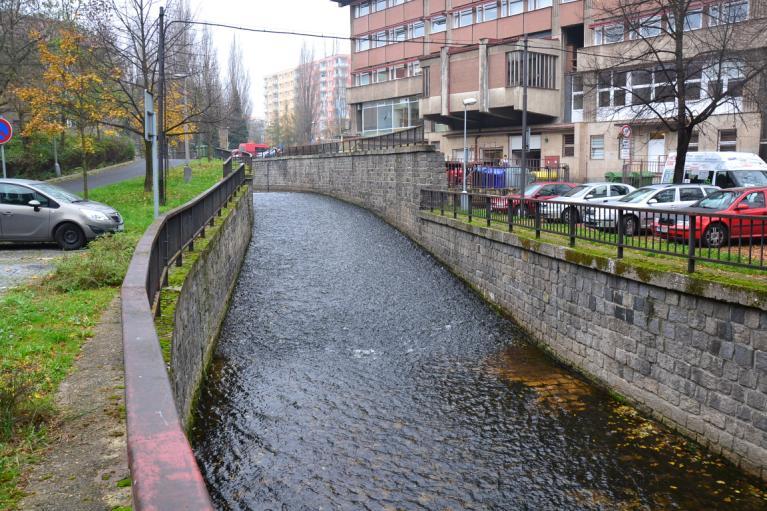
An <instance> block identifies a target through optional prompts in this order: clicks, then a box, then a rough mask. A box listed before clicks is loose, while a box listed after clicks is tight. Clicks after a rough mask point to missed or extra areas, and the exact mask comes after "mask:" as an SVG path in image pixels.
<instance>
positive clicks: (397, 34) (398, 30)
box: [389, 25, 407, 44]
mask: <svg viewBox="0 0 767 511" xmlns="http://www.w3.org/2000/svg"><path fill="white" fill-rule="evenodd" d="M389 40H390V41H391V42H392V44H393V43H401V42H402V41H406V40H407V25H405V26H401V27H395V28H393V29H391V30H390V31H389Z"/></svg>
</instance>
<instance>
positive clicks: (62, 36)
mask: <svg viewBox="0 0 767 511" xmlns="http://www.w3.org/2000/svg"><path fill="white" fill-rule="evenodd" d="M38 51H39V55H40V62H41V64H42V66H43V69H44V71H43V74H42V76H41V79H40V82H39V83H38V84H36V85H33V86H28V87H21V88H19V89H17V90H16V94H17V95H18V97H19V98H21V99H22V100H23V101H24V102H26V103H27V105H28V107H29V110H30V112H31V117H30V118H29V120H28V122H27V125H26V126H25V127H24V134H25V135H28V134H32V133H34V132H43V133H47V134H49V135H56V134H60V133H62V132H63V131H64V130H65V129H66V128H67V123H71V125H72V126H74V127H75V129H76V130H77V133H78V135H79V138H80V151H81V155H82V167H83V196H84V197H85V198H86V199H87V198H88V154H89V153H92V152H93V144H92V141H91V140H90V138H89V137H88V132H89V130H91V129H93V128H94V127H95V126H97V125H98V124H99V123H101V122H103V120H104V119H107V118H112V117H114V116H115V115H119V113H118V112H115V110H114V107H113V105H114V102H113V100H112V98H111V97H110V95H108V94H106V93H105V88H104V83H103V79H102V77H101V76H100V75H99V74H98V73H97V72H96V71H95V68H94V66H93V62H94V54H93V53H94V49H93V48H92V47H91V46H89V45H88V43H87V40H86V38H85V36H84V35H83V34H82V33H80V32H77V31H76V30H73V29H71V28H62V29H60V30H59V31H58V33H57V34H56V36H55V37H54V38H53V39H52V40H50V41H41V42H40V43H39V45H38Z"/></svg>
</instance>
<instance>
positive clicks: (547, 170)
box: [445, 160, 570, 190]
mask: <svg viewBox="0 0 767 511" xmlns="http://www.w3.org/2000/svg"><path fill="white" fill-rule="evenodd" d="M445 172H446V174H447V185H448V188H462V187H463V163H462V162H460V161H447V162H445ZM525 175H526V177H527V179H526V181H527V184H528V185H529V184H531V183H534V182H537V181H556V182H568V181H570V168H569V167H568V166H567V165H546V164H545V162H541V160H528V163H527V166H526V171H525ZM466 187H467V189H468V188H471V189H482V190H512V189H514V190H519V189H521V188H522V167H521V165H520V164H519V163H505V162H491V161H488V162H471V163H467V164H466Z"/></svg>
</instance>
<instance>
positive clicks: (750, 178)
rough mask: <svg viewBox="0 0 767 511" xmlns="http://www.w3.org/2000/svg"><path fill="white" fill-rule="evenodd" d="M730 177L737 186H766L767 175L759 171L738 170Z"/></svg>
mask: <svg viewBox="0 0 767 511" xmlns="http://www.w3.org/2000/svg"><path fill="white" fill-rule="evenodd" d="M731 175H732V177H733V178H734V181H735V183H736V184H737V185H738V186H767V173H765V172H762V171H759V170H739V171H737V172H732V174H731Z"/></svg>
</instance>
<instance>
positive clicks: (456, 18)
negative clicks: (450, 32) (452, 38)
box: [453, 9, 474, 28]
mask: <svg viewBox="0 0 767 511" xmlns="http://www.w3.org/2000/svg"><path fill="white" fill-rule="evenodd" d="M466 16H468V17H469V22H468V23H466V24H464V23H463V21H464V18H465V17H466ZM473 24H474V10H473V9H463V10H461V11H455V12H454V13H453V28H463V27H469V26H471V25H473Z"/></svg>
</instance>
